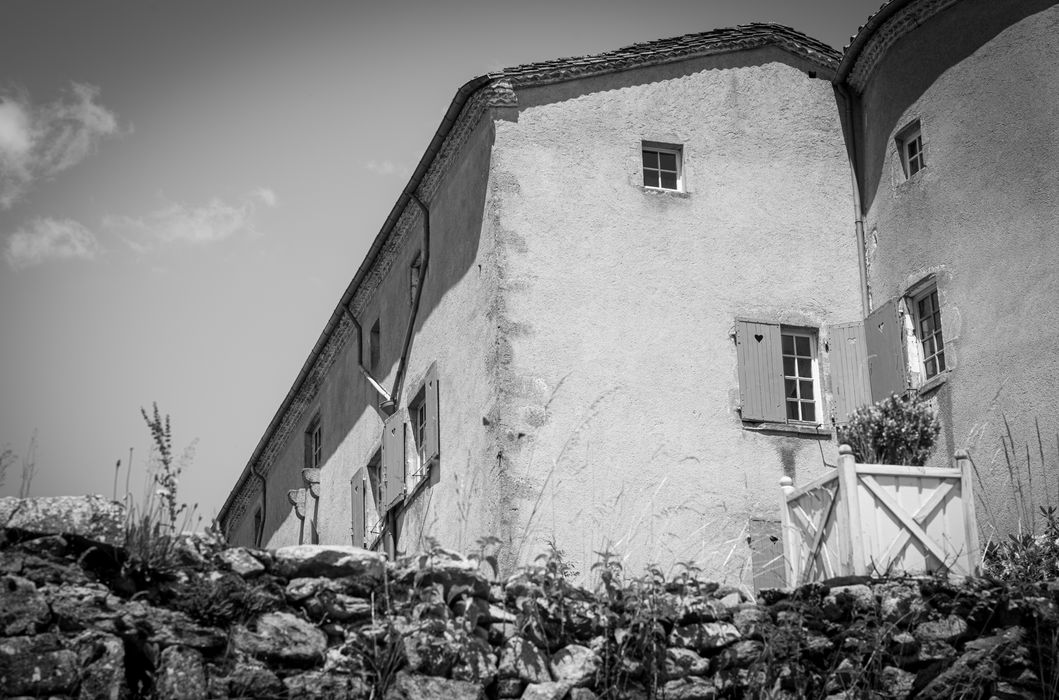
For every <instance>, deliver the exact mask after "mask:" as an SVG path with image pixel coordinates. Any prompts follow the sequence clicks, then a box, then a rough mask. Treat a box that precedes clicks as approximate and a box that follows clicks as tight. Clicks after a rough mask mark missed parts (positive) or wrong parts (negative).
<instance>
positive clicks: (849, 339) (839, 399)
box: [828, 321, 871, 425]
mask: <svg viewBox="0 0 1059 700" xmlns="http://www.w3.org/2000/svg"><path fill="white" fill-rule="evenodd" d="M828 336H829V340H828V357H829V358H830V360H831V395H832V397H833V398H834V406H835V422H836V423H838V424H839V425H841V424H843V423H845V422H846V421H847V420H848V419H849V414H850V413H852V412H853V411H854V410H856V409H857V408H860V407H861V406H863V405H865V404H868V403H871V384H870V382H869V379H868V351H867V349H866V348H865V341H864V323H863V322H861V321H857V322H856V323H839V324H836V325H833V326H831V328H830V329H829V332H828Z"/></svg>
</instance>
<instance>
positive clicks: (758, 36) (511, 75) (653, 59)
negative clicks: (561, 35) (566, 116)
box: [489, 22, 842, 87]
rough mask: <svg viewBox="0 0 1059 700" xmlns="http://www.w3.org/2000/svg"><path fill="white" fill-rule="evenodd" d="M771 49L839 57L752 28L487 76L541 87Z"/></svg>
mask: <svg viewBox="0 0 1059 700" xmlns="http://www.w3.org/2000/svg"><path fill="white" fill-rule="evenodd" d="M767 45H776V46H780V47H782V48H785V49H787V50H788V51H791V52H792V53H795V54H798V55H801V56H803V57H805V58H807V59H809V60H811V61H815V62H816V63H819V64H820V65H821V66H822V67H824V68H829V69H831V70H834V69H835V68H837V66H838V63H839V60H840V59H841V58H842V54H841V53H840V52H839V51H838V50H836V49H835V48H833V47H831V46H828V45H827V44H825V43H824V42H822V41H820V40H818V39H814V38H812V37H810V36H808V35H806V34H802V33H801V32H799V31H797V30H795V29H792V28H791V27H788V26H786V25H783V24H776V23H773V22H754V23H751V24H741V25H739V26H736V27H722V28H720V29H712V30H710V31H707V32H698V33H694V34H684V35H682V36H678V37H670V38H665V39H655V40H653V41H645V42H641V43H636V44H631V45H629V46H625V47H622V48H619V49H613V50H610V51H604V52H603V53H598V54H591V55H587V56H571V57H567V58H557V59H550V60H547V61H538V62H535V63H524V64H522V65H518V66H512V67H510V68H504V69H503V70H500V71H496V72H495V73H492V74H490V76H489V77H491V78H493V79H494V80H507V81H510V82H511V84H512V85H513V86H514V87H521V86H525V85H543V84H548V83H552V82H559V81H562V80H570V79H574V78H578V77H582V76H586V75H594V74H599V73H609V72H613V71H618V70H627V69H629V68H634V67H638V66H649V65H657V64H662V63H669V62H672V61H679V60H685V59H688V58H695V57H698V56H708V55H711V54H717V53H727V52H730V51H739V50H745V49H752V48H757V47H760V46H767Z"/></svg>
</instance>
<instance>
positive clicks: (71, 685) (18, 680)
mask: <svg viewBox="0 0 1059 700" xmlns="http://www.w3.org/2000/svg"><path fill="white" fill-rule="evenodd" d="M79 678H80V663H79V662H78V659H77V654H75V653H74V652H72V651H70V650H69V649H61V648H60V642H59V638H58V637H57V636H55V635H54V634H38V635H36V636H33V637H7V638H4V639H0V688H3V692H4V694H5V695H9V696H10V695H49V694H59V695H61V694H67V693H72V692H73V691H74V690H75V689H76V688H77V683H78V680H79Z"/></svg>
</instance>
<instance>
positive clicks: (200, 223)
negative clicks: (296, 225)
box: [103, 187, 277, 252]
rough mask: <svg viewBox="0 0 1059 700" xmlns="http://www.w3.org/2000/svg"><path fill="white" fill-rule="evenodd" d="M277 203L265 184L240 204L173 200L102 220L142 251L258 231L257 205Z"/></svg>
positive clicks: (215, 199)
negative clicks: (139, 213) (195, 203)
mask: <svg viewBox="0 0 1059 700" xmlns="http://www.w3.org/2000/svg"><path fill="white" fill-rule="evenodd" d="M276 202H277V198H276V193H275V192H273V191H272V190H270V189H268V188H267V187H262V188H258V189H256V190H254V191H252V192H250V193H249V194H247V195H246V196H244V197H243V198H242V199H241V200H240V202H239V203H237V204H229V203H227V202H224V201H223V200H221V199H217V198H214V199H212V200H210V202H209V203H208V204H205V205H203V206H199V207H189V206H187V205H184V204H176V203H173V204H168V205H166V206H164V207H162V208H161V209H158V210H156V211H153V212H151V213H150V214H148V215H147V216H144V217H132V216H107V217H105V218H104V219H103V226H104V227H106V228H108V229H111V230H114V231H116V232H118V233H120V234H122V235H123V236H124V237H125V238H126V241H127V242H128V244H129V245H130V246H131V247H132V248H133V249H134V250H137V251H141V252H142V251H143V250H146V249H147V248H150V247H151V245H152V244H153V243H159V242H160V243H172V242H175V241H183V242H187V243H191V244H200V245H202V244H207V243H213V242H215V241H222V240H224V239H226V238H230V237H232V236H234V235H236V234H239V233H247V234H254V233H257V230H256V228H255V227H254V221H253V215H254V211H255V210H256V209H257V206H258V205H259V204H263V205H265V206H267V207H274V206H276Z"/></svg>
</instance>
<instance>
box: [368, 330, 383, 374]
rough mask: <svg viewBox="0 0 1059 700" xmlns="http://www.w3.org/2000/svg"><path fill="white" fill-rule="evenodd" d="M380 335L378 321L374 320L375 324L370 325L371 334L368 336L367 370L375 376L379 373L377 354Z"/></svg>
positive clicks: (378, 352)
mask: <svg viewBox="0 0 1059 700" xmlns="http://www.w3.org/2000/svg"><path fill="white" fill-rule="evenodd" d="M381 337H382V336H381V333H380V332H379V319H375V323H373V324H372V325H371V333H370V335H369V336H368V369H369V370H370V371H371V373H372V374H373V375H374V374H377V373H378V371H379V354H380V350H381V348H380V347H379V345H380V344H381Z"/></svg>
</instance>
